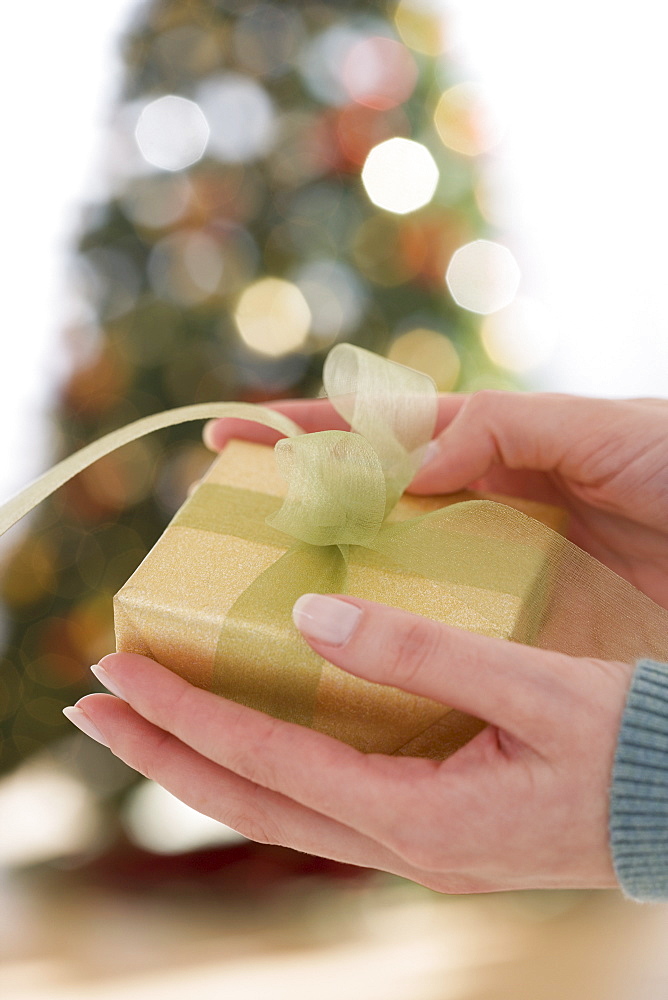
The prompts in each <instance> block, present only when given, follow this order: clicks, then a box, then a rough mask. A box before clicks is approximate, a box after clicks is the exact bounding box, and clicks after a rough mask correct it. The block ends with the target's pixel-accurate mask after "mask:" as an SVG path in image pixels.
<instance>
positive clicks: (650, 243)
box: [0, 0, 668, 499]
mask: <svg viewBox="0 0 668 1000" xmlns="http://www.w3.org/2000/svg"><path fill="white" fill-rule="evenodd" d="M136 6H137V0H97V2H95V3H91V2H90V0H59V2H58V3H57V4H54V3H52V2H51V0H36V2H34V3H32V4H15V3H12V4H9V5H7V9H6V10H3V36H4V46H3V48H4V52H3V58H2V60H0V102H1V106H2V116H1V118H0V129H1V134H2V142H1V144H0V150H1V152H0V184H1V187H0V190H1V192H2V228H1V230H0V247H1V249H2V270H1V271H0V274H1V275H2V285H1V288H2V325H1V327H0V423H1V428H2V429H1V431H0V499H1V498H2V497H5V496H7V495H8V494H10V493H11V492H13V491H14V490H16V489H17V488H18V487H19V486H21V485H22V484H23V483H24V482H25V481H26V480H27V479H28V478H30V477H31V476H32V475H34V474H35V473H36V472H38V471H39V470H40V468H41V467H42V465H43V464H44V462H45V461H46V460H47V454H48V447H47V444H46V426H47V422H46V419H45V416H44V415H45V413H46V412H48V406H49V393H50V391H52V386H53V384H54V378H53V374H52V373H54V372H55V373H56V375H57V374H58V372H59V371H60V369H61V367H62V361H61V359H60V357H59V354H58V351H57V350H56V348H55V344H56V336H57V334H58V331H59V329H60V327H61V325H62V319H63V317H62V313H61V308H62V306H61V303H60V301H59V288H62V281H63V274H64V267H65V252H64V251H65V249H66V247H67V241H68V240H69V239H71V238H72V235H73V232H74V228H75V225H76V221H77V215H76V208H77V204H78V202H79V199H80V197H81V195H82V194H85V193H86V191H88V190H89V189H90V183H91V179H92V173H93V169H94V168H93V165H94V159H95V156H94V154H95V150H96V148H99V145H98V137H99V133H100V130H101V127H102V125H103V123H104V119H105V115H106V114H108V112H109V109H110V107H111V105H112V101H113V98H114V94H115V91H116V88H117V86H118V73H119V68H120V67H119V59H118V56H117V54H116V52H117V42H118V33H119V31H120V30H121V28H122V27H123V26H124V25H125V24H126V23H127V19H128V15H129V13H130V12H131V11H132V10H133V9H135V8H136ZM445 7H446V8H447V9H448V10H449V12H450V18H451V23H452V46H453V50H454V51H455V53H456V55H457V56H458V58H459V59H460V61H461V62H462V63H463V64H464V65H465V66H466V67H467V71H468V75H469V76H470V77H471V78H474V79H477V80H480V81H481V82H482V83H484V84H485V85H486V86H487V88H488V93H489V95H490V98H491V100H492V102H493V103H494V105H495V107H496V109H497V110H498V112H499V114H500V115H501V116H502V117H506V118H507V119H508V122H509V128H508V132H507V134H506V138H505V139H504V141H503V143H502V145H501V147H500V148H499V150H498V153H497V156H496V165H495V169H498V177H499V179H500V180H501V181H502V182H503V185H504V190H505V195H504V198H505V206H506V209H505V221H506V231H507V240H506V242H507V243H508V245H509V246H510V247H511V248H512V249H513V251H514V253H515V255H516V257H517V259H518V261H519V264H520V267H521V269H522V272H523V281H522V286H521V289H520V291H521V292H522V293H523V294H529V295H531V296H533V297H534V298H538V299H539V300H540V301H541V302H542V303H544V305H545V306H546V307H547V309H548V310H549V311H550V313H551V314H552V316H553V318H554V320H555V321H556V323H557V329H558V341H557V345H556V349H555V351H554V354H553V356H552V358H551V361H550V363H549V364H548V365H547V366H545V367H544V368H543V369H541V370H538V371H536V372H534V373H533V381H534V384H535V385H536V386H538V387H541V388H554V389H557V390H560V391H569V392H580V393H587V394H596V395H617V396H630V395H661V396H664V395H666V391H667V388H668V385H667V379H666V370H667V369H668V336H667V333H668V305H667V302H666V298H667V291H666V289H667V288H668V281H667V280H666V272H667V269H668V248H667V247H666V235H665V234H666V232H667V231H668V226H667V223H668V182H667V180H666V178H667V176H668V152H667V145H668V144H667V142H666V127H667V126H666V122H667V115H666V95H667V93H668V61H667V60H666V58H665V39H664V32H663V26H662V20H663V15H662V8H661V5H660V4H657V3H656V2H655V0H637V2H635V3H634V4H632V5H631V4H627V3H625V2H617V0H607V2H599V0H562V2H561V3H560V4H559V5H556V6H555V5H552V4H544V3H536V0H450V2H446V3H445Z"/></svg>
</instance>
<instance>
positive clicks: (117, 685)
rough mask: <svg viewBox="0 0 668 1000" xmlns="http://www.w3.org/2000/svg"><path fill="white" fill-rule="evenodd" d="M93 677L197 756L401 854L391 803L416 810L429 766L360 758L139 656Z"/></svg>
mask: <svg viewBox="0 0 668 1000" xmlns="http://www.w3.org/2000/svg"><path fill="white" fill-rule="evenodd" d="M94 673H95V675H96V676H97V677H98V679H99V680H101V681H102V683H103V684H104V685H105V686H106V687H107V688H108V690H110V691H112V692H114V693H115V694H117V695H119V696H120V697H122V698H124V699H126V700H127V701H128V703H129V704H130V705H131V706H132V708H133V709H135V711H136V712H138V713H139V714H140V715H141V716H143V717H144V718H145V719H147V720H148V721H149V722H151V723H153V725H155V726H158V727H159V728H160V729H162V730H165V731H167V732H170V733H172V734H173V735H174V736H175V737H176V738H177V739H179V740H180V741H181V742H183V743H185V744H187V745H188V746H189V747H191V748H192V749H193V750H195V751H197V753H199V754H202V755H203V756H205V757H207V758H209V759H210V760H212V761H214V762H215V763H217V764H219V765H220V766H221V767H224V768H227V769H228V770H231V771H234V772H235V773H236V774H239V775H241V776H242V777H244V778H247V779H248V780H249V781H252V782H254V783H255V784H258V785H261V786H262V787H263V788H268V789H271V790H272V791H275V792H280V793H281V794H283V795H286V796H287V797H288V798H290V799H292V800H294V801H295V802H299V803H300V804H301V805H303V806H306V807H307V808H309V809H313V810H315V811H316V812H319V813H322V814H323V815H325V816H328V817H330V818H331V819H334V820H336V821H338V822H340V823H343V824H345V825H346V826H349V827H351V828H352V829H355V830H358V831H359V832H360V833H363V834H365V835H366V836H368V837H371V838H372V839H373V840H376V841H378V842H379V843H382V844H384V845H385V846H386V847H387V848H389V849H390V850H392V851H393V852H394V853H396V854H399V855H401V856H402V857H403V856H404V854H403V850H402V848H403V846H404V845H403V840H402V831H400V830H397V823H396V798H397V795H399V793H400V792H401V790H402V789H403V790H404V791H405V794H406V802H407V808H408V809H409V811H410V810H411V809H415V808H417V806H418V804H419V802H420V788H421V786H422V784H423V783H424V782H426V781H427V780H428V778H429V776H430V774H431V772H432V768H431V766H430V764H431V762H428V761H424V760H417V759H412V758H408V757H403V758H392V757H383V756H381V755H367V754H363V753H360V752H359V751H357V750H355V749H353V748H352V747H350V746H348V745H347V744H344V743H340V742H339V741H337V740H335V739H332V738H331V737H329V736H325V735H323V734H322V733H318V732H314V731H313V730H311V729H307V728H305V727H304V726H298V725H293V724H291V723H288V722H283V721H281V720H277V719H273V718H271V717H270V716H268V715H265V714H263V713H262V712H257V711H255V710H253V709H251V708H247V707H246V706H244V705H238V704H236V703H234V702H231V701H227V700H226V699H224V698H221V697H219V696H218V695H215V694H212V693H211V692H209V691H203V690H201V689H200V688H197V687H193V686H192V685H191V684H188V683H186V681H184V680H183V679H182V678H181V677H178V676H177V675H176V674H174V673H172V672H171V671H170V670H166V669H165V668H164V667H161V666H160V665H159V664H157V663H154V662H153V661H152V660H149V659H147V658H146V657H144V656H138V655H135V654H129V653H113V654H111V655H109V656H105V657H104V658H103V659H102V660H101V662H100V663H99V664H98V665H96V667H95V668H94Z"/></svg>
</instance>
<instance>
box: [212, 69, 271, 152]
mask: <svg viewBox="0 0 668 1000" xmlns="http://www.w3.org/2000/svg"><path fill="white" fill-rule="evenodd" d="M197 101H198V103H199V105H200V106H201V108H202V110H203V112H204V114H205V115H206V119H207V121H208V123H209V127H210V129H211V136H210V139H209V152H210V153H211V155H213V156H215V157H217V158H218V159H219V160H222V161H223V162H224V163H247V162H249V161H251V160H256V159H258V158H259V157H261V156H264V155H265V154H266V153H267V152H269V150H270V149H271V147H272V145H273V142H274V138H275V136H276V112H275V110H274V103H273V101H272V100H271V98H270V97H269V94H268V93H267V91H266V90H265V89H264V87H263V86H262V85H261V84H259V83H258V82H257V81H256V80H254V79H253V78H252V77H250V76H244V75H243V74H241V73H223V74H221V75H219V76H214V77H210V78H209V79H208V80H205V82H204V83H203V84H202V85H201V86H200V87H199V88H198V91H197Z"/></svg>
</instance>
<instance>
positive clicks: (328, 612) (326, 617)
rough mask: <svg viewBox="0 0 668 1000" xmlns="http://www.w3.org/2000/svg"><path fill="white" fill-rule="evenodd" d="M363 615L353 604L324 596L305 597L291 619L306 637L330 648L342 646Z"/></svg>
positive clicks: (298, 604) (299, 599)
mask: <svg viewBox="0 0 668 1000" xmlns="http://www.w3.org/2000/svg"><path fill="white" fill-rule="evenodd" d="M361 615H362V611H361V609H360V608H358V607H356V606H355V605H354V604H349V603H348V602H347V601H341V600H339V598H338V597H327V596H325V595H324V594H302V596H301V597H300V598H298V599H297V601H296V602H295V606H294V608H293V609H292V618H293V621H294V623H295V625H296V626H297V628H298V629H299V631H300V632H303V633H304V635H306V636H308V637H309V638H310V639H315V640H317V642H324V643H326V644H327V645H328V646H343V645H344V644H345V643H346V642H348V640H349V639H350V637H351V636H352V634H353V632H354V631H355V629H356V627H357V623H358V622H359V620H360V617H361Z"/></svg>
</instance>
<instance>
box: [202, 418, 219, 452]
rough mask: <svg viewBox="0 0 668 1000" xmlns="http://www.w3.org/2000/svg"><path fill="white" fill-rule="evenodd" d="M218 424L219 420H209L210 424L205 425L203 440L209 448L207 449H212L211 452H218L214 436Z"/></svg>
mask: <svg viewBox="0 0 668 1000" xmlns="http://www.w3.org/2000/svg"><path fill="white" fill-rule="evenodd" d="M217 423H218V421H217V420H209V422H208V423H206V424H204V430H203V431H202V440H203V441H204V444H205V445H206V446H207V448H210V449H211V451H218V447H217V445H216V444H215V439H214V435H213V429H214V427H215V426H216V424H217Z"/></svg>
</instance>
